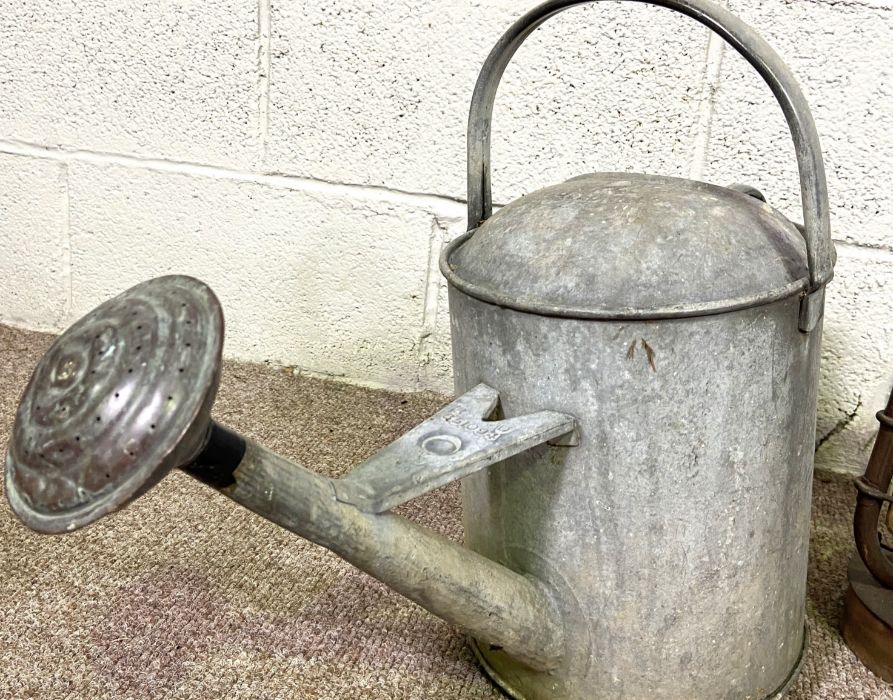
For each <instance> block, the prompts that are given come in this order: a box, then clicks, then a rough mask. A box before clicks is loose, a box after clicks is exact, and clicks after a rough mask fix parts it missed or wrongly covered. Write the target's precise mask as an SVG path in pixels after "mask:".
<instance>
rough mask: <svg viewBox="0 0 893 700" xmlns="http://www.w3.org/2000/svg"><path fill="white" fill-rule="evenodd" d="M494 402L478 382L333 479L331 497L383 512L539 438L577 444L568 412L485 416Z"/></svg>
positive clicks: (527, 446)
mask: <svg viewBox="0 0 893 700" xmlns="http://www.w3.org/2000/svg"><path fill="white" fill-rule="evenodd" d="M498 405H499V393H498V392H497V391H496V390H495V389H493V388H492V387H489V386H487V385H486V384H478V385H477V386H476V387H475V388H474V389H472V390H471V391H469V392H467V393H465V394H463V395H462V396H460V397H459V398H458V399H456V400H455V401H453V402H452V403H451V404H449V405H448V406H446V407H445V408H443V409H441V410H440V411H439V412H438V413H436V414H435V415H433V416H432V417H431V418H429V419H427V420H426V421H424V422H423V423H420V424H419V425H417V426H416V427H415V428H413V429H412V430H410V431H409V432H408V433H406V434H405V435H403V436H402V437H400V438H398V439H397V440H395V441H394V442H392V443H391V444H390V445H388V446H387V447H385V448H383V449H382V450H380V451H379V452H377V453H376V454H375V455H373V456H372V457H370V458H369V459H368V460H366V461H365V462H363V463H362V464H360V465H359V466H358V467H356V468H355V469H354V470H353V471H352V472H351V473H350V474H348V475H347V476H346V477H344V478H343V479H337V480H335V481H333V482H332V483H333V486H334V490H335V498H337V499H338V500H339V501H341V502H342V503H348V504H350V505H353V506H354V507H356V508H358V509H359V510H361V511H363V512H366V513H383V512H385V511H388V510H391V509H393V508H395V507H397V506H399V505H400V504H402V503H406V502H407V501H410V500H412V499H413V498H417V497H418V496H421V495H423V494H425V493H428V492H429V491H433V490H434V489H437V488H439V487H441V486H444V485H445V484H448V483H450V482H451V481H455V480H456V479H462V478H464V477H466V476H468V475H469V474H473V473H474V472H477V471H480V470H481V469H484V468H485V467H488V466H490V465H491V464H495V463H496V462H501V461H502V460H504V459H507V458H508V457H511V456H513V455H516V454H518V453H519V452H524V451H525V450H528V449H530V448H531V447H535V446H537V445H540V444H542V443H544V442H551V444H556V445H567V446H570V445H575V444H577V436H576V421H575V420H574V417H573V416H571V415H568V414H566V413H558V412H556V411H539V412H537V413H531V414H528V415H525V416H519V417H517V418H510V419H507V420H487V418H488V417H490V416H492V415H493V414H494V412H495V410H496V407H497V406H498Z"/></svg>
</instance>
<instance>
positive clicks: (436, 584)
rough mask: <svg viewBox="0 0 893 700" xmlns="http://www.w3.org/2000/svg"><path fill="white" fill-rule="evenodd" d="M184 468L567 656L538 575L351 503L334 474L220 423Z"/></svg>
mask: <svg viewBox="0 0 893 700" xmlns="http://www.w3.org/2000/svg"><path fill="white" fill-rule="evenodd" d="M183 469H184V470H185V471H186V472H187V473H189V474H191V475H192V476H194V477H195V478H197V479H199V480H200V481H202V482H204V483H206V484H208V485H209V486H212V487H213V488H215V489H217V490H218V491H220V492H221V493H223V494H224V495H226V496H228V497H229V498H231V499H233V500H234V501H236V502H237V503H239V504H240V505H242V506H244V507H246V508H248V509H249V510H251V511H253V512H254V513H257V514H258V515H260V516H262V517H264V518H266V519H267V520H270V521H272V522H274V523H276V524H277V525H281V526H282V527H284V528H286V529H287V530H290V531H291V532H294V533H295V534H298V535H300V536H301V537H304V538H306V539H308V540H310V541H312V542H315V543H316V544H319V545H321V546H323V547H326V548H327V549H330V550H332V551H333V552H335V553H336V554H338V555H339V556H341V557H343V558H344V559H346V560H347V561H349V562H350V563H351V564H353V565H354V566H356V567H357V568H359V569H362V570H363V571H365V572H366V573H368V574H370V575H372V576H374V577H375V578H377V579H379V580H380V581H382V582H384V583H385V584H387V585H388V586H390V587H391V588H393V589H394V590H396V591H397V592H399V593H401V594H402V595H404V596H406V597H407V598H409V599H410V600H412V601H414V602H416V603H418V604H419V605H421V606H422V607H424V608H426V609H427V610H429V611H430V612H432V613H434V614H435V615H437V616H438V617H441V618H443V619H444V620H447V621H448V622H451V623H452V624H454V625H456V626H458V627H460V628H462V629H463V630H465V631H467V632H468V633H470V634H471V635H472V636H474V637H475V638H477V639H479V640H481V641H484V642H486V643H489V644H491V645H493V646H494V647H501V648H503V649H504V650H505V652H506V653H508V654H510V655H512V656H514V657H515V658H517V659H519V660H521V661H523V662H524V663H526V664H528V665H529V666H531V667H532V668H534V669H537V670H543V671H546V670H550V669H553V668H556V667H557V666H558V665H559V664H560V661H561V659H562V658H563V656H564V630H563V625H562V621H561V616H560V613H559V611H558V608H557V605H556V603H555V601H554V600H553V599H552V598H551V597H550V595H549V593H548V592H547V591H546V589H545V587H544V586H543V585H542V584H540V583H538V582H537V581H535V580H533V579H529V578H526V577H525V576H523V575H521V574H519V573H516V572H514V571H511V570H510V569H507V568H506V567H504V566H502V565H500V564H497V563H496V562H493V561H491V560H489V559H487V558H485V557H482V556H480V555H479V554H476V553H475V552H472V551H471V550H468V549H466V548H464V547H462V546H460V545H458V544H456V543H454V542H451V541H450V540H448V539H446V538H444V537H443V536H441V535H439V534H437V533H435V532H433V531H431V530H428V529H427V528H424V527H421V526H419V525H416V524H414V523H412V522H410V521H408V520H406V519H404V518H401V517H399V516H397V515H393V514H391V513H368V512H364V511H362V510H360V509H359V508H357V507H355V506H354V505H351V504H349V503H344V502H342V501H340V500H338V497H337V495H336V481H335V480H333V479H329V478H327V477H324V476H322V475H320V474H316V473H314V472H312V471H309V470H307V469H305V468H304V467H302V466H300V465H299V464H295V463H294V462H290V461H288V460H286V459H285V458H283V457H280V456H278V455H276V454H274V453H273V452H270V451H269V450H267V449H266V448H264V447H263V446H261V445H258V444H257V443H255V442H252V441H250V440H246V439H245V438H243V437H241V436H239V435H238V434H237V433H235V432H233V431H231V430H228V429H227V428H224V427H223V426H220V425H219V424H214V425H213V426H212V429H211V433H210V438H209V441H208V445H207V447H206V448H205V450H204V451H203V452H202V453H201V454H200V455H199V456H198V458H197V459H196V460H195V462H193V463H192V464H190V465H188V466H186V467H183Z"/></svg>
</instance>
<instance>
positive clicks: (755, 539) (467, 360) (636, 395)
mask: <svg viewBox="0 0 893 700" xmlns="http://www.w3.org/2000/svg"><path fill="white" fill-rule="evenodd" d="M798 303H799V302H798V299H797V297H793V298H789V299H786V300H783V301H780V302H776V303H775V304H772V305H768V306H761V307H757V308H753V309H747V310H742V311H737V312H732V313H727V314H719V315H713V316H705V317H698V318H688V319H667V320H660V321H648V322H636V321H630V322H622V321H611V322H595V321H587V322H581V321H578V320H574V319H563V318H555V317H551V318H550V317H543V316H536V315H533V314H527V313H523V312H518V311H513V310H506V309H500V308H499V307H497V306H494V305H491V304H486V303H483V302H481V301H478V300H476V299H473V298H470V297H468V296H466V295H465V294H463V293H462V292H459V291H457V290H451V293H450V310H451V311H450V312H451V318H452V333H453V353H454V362H455V368H456V369H455V377H456V379H455V381H456V389H457V391H463V390H464V389H465V388H467V387H469V386H472V385H474V384H476V383H477V382H488V383H490V384H491V385H493V386H499V387H501V392H500V396H501V399H502V406H503V410H504V412H505V414H506V415H509V416H510V415H520V414H523V413H526V412H528V411H530V410H531V409H532V408H534V407H535V408H537V409H539V408H553V409H555V408H559V407H560V408H561V410H562V411H566V412H568V413H571V414H572V415H574V416H575V417H576V418H577V421H578V429H579V437H580V445H579V446H578V447H573V448H566V447H545V446H543V447H538V448H535V449H533V450H530V451H528V452H525V453H523V454H521V455H518V456H515V457H513V458H511V459H509V460H508V461H506V462H504V463H502V464H500V465H496V466H494V467H491V468H490V469H489V470H488V471H486V472H481V473H478V474H475V475H474V476H471V477H468V478H466V479H465V480H464V481H463V483H462V492H463V508H464V522H465V529H466V544H467V545H468V546H469V547H471V548H472V549H474V550H476V551H478V552H480V553H481V554H483V555H484V556H486V557H489V558H492V559H495V560H496V561H499V562H501V563H503V564H505V565H506V566H508V567H509V568H512V569H515V570H517V571H522V572H526V573H528V574H530V575H532V576H534V577H536V578H539V579H541V580H543V581H545V582H547V583H548V584H549V585H550V586H552V589H553V590H554V591H555V592H556V594H557V595H558V596H559V598H560V600H561V604H562V606H563V612H564V619H565V623H566V625H567V630H566V634H567V636H568V638H569V639H571V640H573V642H571V643H569V645H568V649H569V653H568V656H567V657H566V659H565V662H564V665H563V666H562V668H561V669H560V670H559V671H557V672H554V673H551V674H540V673H535V672H531V671H529V670H528V669H526V668H525V667H524V666H523V665H521V664H518V663H517V662H515V661H513V660H512V659H511V658H510V657H508V656H506V655H505V654H503V653H501V652H498V651H493V650H491V649H490V648H489V647H487V646H486V645H483V646H481V647H480V648H478V649H477V650H476V651H477V653H478V654H479V656H480V657H481V658H482V659H483V661H484V663H485V664H486V665H488V666H489V670H490V672H491V673H492V674H493V675H494V676H495V677H496V678H497V679H498V682H499V683H500V684H501V685H503V686H504V687H506V688H507V689H509V690H510V691H513V692H515V693H516V696H517V697H522V698H528V699H530V700H532V699H534V698H536V699H546V698H567V699H573V700H584V699H587V700H588V699H589V698H599V699H600V700H602V699H604V700H611V699H617V700H620V699H623V700H629V699H634V698H635V699H638V698H674V699H677V698H678V699H680V700H681V699H683V698H685V699H688V698H698V699H708V698H716V699H720V698H723V699H725V698H728V699H730V700H731V699H733V698H734V699H740V700H743V699H745V698H753V699H755V700H756V699H758V698H763V697H767V696H771V695H772V694H773V692H774V691H777V690H780V689H781V688H782V686H784V685H785V683H786V682H787V681H788V679H789V678H791V676H792V673H793V671H794V670H795V668H796V667H797V666H798V665H799V661H800V656H801V653H802V648H803V630H804V613H805V610H804V601H805V584H806V561H807V544H808V532H809V530H808V528H809V507H810V490H811V478H812V445H813V441H814V432H815V401H816V388H815V387H816V372H817V368H818V359H819V353H818V347H819V344H818V342H816V340H817V334H818V333H820V332H821V328H820V327H819V328H816V329H815V330H814V331H813V332H812V333H810V334H804V333H801V332H799V331H798V329H797V320H798Z"/></svg>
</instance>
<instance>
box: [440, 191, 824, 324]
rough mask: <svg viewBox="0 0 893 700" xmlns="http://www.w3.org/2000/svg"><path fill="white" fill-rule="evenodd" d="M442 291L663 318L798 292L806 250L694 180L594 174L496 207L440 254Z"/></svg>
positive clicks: (571, 311) (764, 215)
mask: <svg viewBox="0 0 893 700" xmlns="http://www.w3.org/2000/svg"><path fill="white" fill-rule="evenodd" d="M441 269H442V271H443V273H444V275H445V276H446V277H447V279H448V280H449V281H450V283H451V284H452V285H454V286H455V287H458V288H459V289H460V290H462V291H463V292H465V293H466V294H469V295H470V296H473V297H476V298H479V299H482V300H484V301H488V302H490V303H495V304H498V305H500V306H507V307H510V308H515V309H519V310H522V311H528V312H532V313H538V314H542V315H553V316H569V317H574V318H604V319H630V318H639V319H645V318H672V317H682V316H698V315H705V314H712V313H721V312H724V311H731V310H733V309H740V308H748V307H751V306H757V305H760V304H766V303H770V302H772V301H776V300H778V299H782V298H785V297H789V296H793V295H795V294H800V293H801V292H803V291H804V290H806V289H807V287H808V284H809V273H808V268H807V260H806V244H805V242H804V240H803V237H802V235H801V234H800V233H799V231H798V230H797V227H796V226H795V225H794V224H793V223H791V222H790V221H788V220H787V219H786V218H785V217H784V216H782V215H781V214H780V213H779V212H778V211H776V210H775V209H774V208H772V207H771V206H769V205H768V204H766V203H765V202H763V201H761V200H759V199H757V198H755V197H753V196H750V195H748V194H744V193H742V192H738V191H735V190H731V189H727V188H724V187H718V186H716V185H710V184H707V183H703V182H695V181H692V180H684V179H680V178H671V177H663V176H656V175H641V174H629V173H594V174H591V175H583V176H580V177H577V178H573V179H571V180H568V181H567V182H563V183H561V184H559V185H553V186H551V187H546V188H545V189H542V190H539V191H537V192H534V193H532V194H530V195H527V196H525V197H521V198H520V199H517V200H515V201H513V202H511V203H510V204H507V205H506V206H504V207H503V208H502V209H500V210H499V211H498V212H497V213H496V214H494V215H493V216H492V217H490V218H489V219H487V220H486V221H484V223H482V224H481V225H480V226H478V227H477V228H476V229H474V230H473V231H470V232H468V233H467V234H466V235H465V236H463V237H461V238H459V239H457V240H456V241H454V242H453V243H452V244H450V246H448V247H447V249H446V250H445V251H444V255H443V257H442V259H441Z"/></svg>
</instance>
